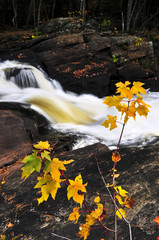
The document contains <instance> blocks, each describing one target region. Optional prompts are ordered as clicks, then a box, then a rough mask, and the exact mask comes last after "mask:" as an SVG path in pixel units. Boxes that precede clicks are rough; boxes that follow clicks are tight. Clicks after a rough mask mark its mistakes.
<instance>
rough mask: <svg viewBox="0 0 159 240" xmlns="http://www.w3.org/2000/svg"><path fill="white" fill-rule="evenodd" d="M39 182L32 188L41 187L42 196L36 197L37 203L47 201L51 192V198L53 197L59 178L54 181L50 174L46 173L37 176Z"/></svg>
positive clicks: (58, 184)
mask: <svg viewBox="0 0 159 240" xmlns="http://www.w3.org/2000/svg"><path fill="white" fill-rule="evenodd" d="M38 180H39V182H38V183H37V184H36V186H35V187H34V188H41V193H42V196H41V197H40V198H38V204H40V203H42V202H43V201H47V199H48V197H49V195H50V194H51V196H52V198H53V199H55V197H56V193H57V190H58V188H60V187H61V186H60V180H59V181H56V180H55V179H52V177H51V175H49V174H46V175H44V177H40V178H38Z"/></svg>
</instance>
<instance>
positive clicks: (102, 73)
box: [0, 18, 159, 97]
mask: <svg viewBox="0 0 159 240" xmlns="http://www.w3.org/2000/svg"><path fill="white" fill-rule="evenodd" d="M68 24H73V26H74V27H72V28H70V27H69V26H68ZM77 26H78V20H77V19H72V18H66V19H65V18H60V19H54V20H52V21H50V22H48V23H45V24H42V25H41V26H40V32H42V33H43V34H42V35H39V36H37V37H36V38H35V39H30V40H28V38H22V36H21V37H20V36H19V41H18V42H15V41H11V40H10V38H9V40H10V41H9V40H8V43H6V42H5V43H3V41H2V44H1V45H0V56H1V59H2V60H4V59H9V60H16V59H17V60H18V61H19V60H20V61H24V62H29V63H31V64H33V65H36V66H37V65H38V64H39V65H40V66H41V67H42V68H43V69H44V70H45V71H46V73H47V74H48V75H49V76H50V77H51V78H53V79H56V80H58V81H59V82H60V83H61V85H62V86H63V88H64V89H65V90H68V91H72V92H75V93H78V94H79V93H91V94H94V95H96V96H98V97H103V96H106V95H110V94H112V93H114V91H115V88H114V84H115V83H116V82H117V81H125V80H129V81H142V82H144V83H145V87H146V88H151V91H158V90H159V88H158V85H159V84H158V81H157V79H158V70H159V68H158V55H159V54H158V50H157V49H158V47H157V46H158V45H157V44H155V55H154V45H153V43H152V42H151V41H149V40H146V38H143V39H142V38H139V37H137V36H135V35H120V34H115V33H113V32H111V34H107V33H105V34H104V32H100V31H99V29H94V28H91V27H85V28H84V29H83V28H82V27H81V28H78V27H77ZM86 26H87V24H86ZM6 41H7V40H6Z"/></svg>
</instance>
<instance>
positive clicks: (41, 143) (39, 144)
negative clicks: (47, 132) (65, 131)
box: [33, 141, 51, 150]
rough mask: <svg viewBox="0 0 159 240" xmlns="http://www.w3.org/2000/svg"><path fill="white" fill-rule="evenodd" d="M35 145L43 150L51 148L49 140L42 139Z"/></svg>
mask: <svg viewBox="0 0 159 240" xmlns="http://www.w3.org/2000/svg"><path fill="white" fill-rule="evenodd" d="M33 146H34V148H36V149H41V150H44V149H47V150H50V149H51V148H50V144H49V143H48V141H45V142H42V141H40V142H39V143H38V144H34V145H33Z"/></svg>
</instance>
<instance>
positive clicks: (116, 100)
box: [103, 95, 123, 108]
mask: <svg viewBox="0 0 159 240" xmlns="http://www.w3.org/2000/svg"><path fill="white" fill-rule="evenodd" d="M122 99H123V98H122V97H120V96H115V95H113V96H110V97H106V99H105V100H104V101H103V103H104V104H106V105H107V106H108V108H110V107H114V106H115V107H117V106H118V105H119V104H120V102H121V100H122Z"/></svg>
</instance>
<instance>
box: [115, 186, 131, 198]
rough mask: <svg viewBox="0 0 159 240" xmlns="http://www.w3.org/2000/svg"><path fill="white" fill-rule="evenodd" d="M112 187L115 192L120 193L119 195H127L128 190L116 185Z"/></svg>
mask: <svg viewBox="0 0 159 240" xmlns="http://www.w3.org/2000/svg"><path fill="white" fill-rule="evenodd" d="M114 189H115V190H116V192H117V193H119V194H120V196H122V197H127V193H128V192H127V191H126V190H124V189H123V188H122V187H121V186H116V187H114Z"/></svg>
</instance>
